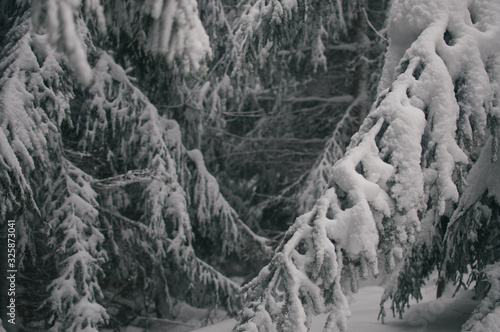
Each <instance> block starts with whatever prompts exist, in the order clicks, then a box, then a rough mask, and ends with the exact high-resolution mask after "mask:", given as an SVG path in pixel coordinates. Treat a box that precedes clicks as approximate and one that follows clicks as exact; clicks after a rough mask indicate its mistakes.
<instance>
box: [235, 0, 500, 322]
mask: <svg viewBox="0 0 500 332" xmlns="http://www.w3.org/2000/svg"><path fill="white" fill-rule="evenodd" d="M453 3H454V4H456V6H455V5H454V6H451V5H449V4H448V3H447V2H445V1H443V2H439V3H436V2H433V1H424V2H422V3H420V4H419V6H416V7H415V6H413V4H410V2H405V1H401V2H395V3H394V4H393V8H392V14H391V25H390V34H391V44H390V45H389V53H388V55H387V57H386V63H385V67H384V74H383V75H384V76H383V77H382V82H381V84H380V88H379V95H378V98H377V100H376V102H375V103H374V106H373V108H372V111H371V112H370V114H369V116H368V117H367V118H366V119H365V121H364V123H363V125H362V127H361V128H360V130H359V132H358V133H357V134H355V135H354V136H353V138H352V140H351V143H350V145H349V147H348V149H347V151H346V154H345V156H344V157H343V158H341V159H340V160H339V161H337V162H336V163H335V165H334V166H333V169H332V171H331V177H330V181H329V182H330V183H329V189H328V190H327V191H326V192H325V194H324V195H323V196H322V197H321V198H320V199H319V201H318V202H317V203H316V205H315V207H314V208H313V210H312V212H309V213H307V214H305V215H303V216H301V217H299V218H298V219H297V221H296V223H295V224H294V225H293V226H292V227H291V228H290V230H289V231H288V232H287V235H286V236H285V239H284V240H283V242H282V244H281V245H280V247H279V248H278V249H277V251H276V255H275V257H274V258H273V260H272V262H271V263H270V264H269V265H268V266H267V267H265V268H264V269H263V270H262V271H261V273H260V275H259V276H258V277H257V278H256V279H254V280H253V281H252V282H251V283H250V284H249V285H248V286H247V287H246V288H245V290H246V296H247V298H246V306H245V308H244V309H243V310H242V311H241V313H240V323H239V326H238V327H237V328H236V331H256V330H275V329H277V330H278V331H287V330H289V326H288V325H287V324H288V323H287V320H292V321H293V326H294V329H295V330H297V331H307V330H308V328H309V323H308V321H309V320H310V317H311V315H313V314H319V313H321V312H330V315H331V316H332V315H333V316H334V317H335V318H334V319H333V320H332V319H330V320H329V321H328V322H327V324H326V326H325V330H328V331H330V330H333V325H334V324H333V323H331V322H336V324H337V327H338V328H339V329H340V330H341V331H342V330H345V319H346V318H347V317H348V310H347V304H346V302H345V295H344V292H347V293H348V290H347V289H348V287H344V288H341V287H339V288H335V287H334V286H332V285H336V284H343V285H354V287H353V288H354V290H355V289H356V287H355V286H356V284H357V282H358V280H359V279H360V278H362V277H366V276H368V274H369V273H371V274H374V275H376V274H377V273H378V259H379V257H380V256H382V257H383V258H384V259H383V260H384V262H385V263H386V270H387V271H388V272H392V271H393V270H394V269H395V268H396V266H397V265H398V263H400V262H402V260H403V258H404V257H406V258H407V259H409V257H411V255H410V253H411V252H412V251H411V248H412V246H416V247H414V248H418V247H419V246H422V245H423V244H424V243H429V241H430V243H431V244H432V238H433V236H434V235H438V234H436V233H435V231H434V229H435V227H436V223H439V222H440V220H441V217H446V214H447V213H449V210H447V207H449V206H451V204H453V203H457V202H458V200H459V198H460V194H461V190H462V188H461V187H460V186H459V185H460V184H461V183H463V180H464V179H463V176H460V174H463V172H462V173H461V171H460V170H461V169H463V167H464V166H466V165H468V164H469V162H470V159H469V158H470V156H471V155H473V153H472V150H473V147H474V146H475V145H474V144H481V143H480V140H481V139H484V134H483V133H484V132H485V128H484V125H485V124H486V121H485V120H486V117H487V116H486V115H487V113H488V112H493V111H490V110H486V109H485V105H488V104H489V103H490V102H491V99H492V97H493V96H494V95H493V94H492V91H491V90H490V89H489V88H488V86H489V85H490V80H489V76H488V75H489V74H491V73H496V72H497V71H496V69H490V70H489V71H487V69H485V64H484V63H483V60H484V59H491V58H495V57H496V55H495V54H497V52H498V46H499V42H498V40H497V39H496V36H497V33H498V31H499V28H498V22H499V20H494V19H493V17H496V16H494V15H491V14H490V15H489V16H488V20H487V22H488V23H486V21H485V22H484V23H483V22H481V21H478V22H476V23H472V22H471V21H470V19H468V18H470V17H471V16H470V15H465V13H468V10H469V8H468V7H467V5H468V3H467V2H466V1H453ZM476 5H477V7H476V9H477V8H481V9H482V10H483V11H484V10H485V9H487V8H490V7H491V8H490V10H491V11H492V12H493V13H497V14H498V13H499V12H500V11H499V10H498V8H497V7H498V6H497V5H495V4H494V2H493V1H482V2H481V3H480V4H479V2H477V3H476ZM417 7H418V8H417ZM487 11H488V12H489V10H487ZM476 14H477V13H476ZM474 17H475V18H476V19H478V18H477V16H476V15H475V16H474ZM474 24H475V25H474ZM493 63H495V66H496V63H497V62H496V61H495V60H493ZM486 68H488V67H486ZM495 68H496V67H495ZM464 72H465V73H464ZM491 75H493V74H491ZM494 75H496V74H494ZM464 82H470V83H471V85H470V86H471V87H472V89H473V90H466V88H465V87H464ZM494 84H496V83H494ZM493 104H496V103H495V102H494V103H493ZM495 112H496V111H495ZM482 126H483V127H482ZM476 127H477V129H475V130H469V131H467V130H464V129H466V128H476ZM481 127H482V128H481ZM478 141H479V142H478ZM466 142H469V143H471V144H469V145H468V144H466ZM476 146H477V145H476ZM421 229H425V230H426V232H425V233H422V234H426V235H428V236H430V237H427V236H425V237H424V238H423V239H422V238H419V237H417V234H418V233H419V232H420V231H421ZM323 230H326V231H323ZM429 230H430V231H429ZM322 239H323V240H322ZM317 241H321V242H320V243H321V244H317ZM416 241H418V243H416ZM334 253H335V254H336V255H334ZM338 253H342V255H339V254H338ZM327 257H328V260H327ZM326 262H330V263H328V264H327V263H326ZM407 264H408V266H410V264H411V261H410V260H407ZM332 266H333V267H332ZM339 266H340V268H339ZM342 267H343V268H342ZM416 270H418V269H416ZM401 271H405V269H402V270H401ZM412 271H415V270H412ZM318 273H325V274H328V278H321V277H318V275H319V274H318ZM332 287H333V288H332ZM332 289H333V291H332ZM336 290H338V292H337V291H336ZM393 295H394V294H391V295H387V294H386V296H393ZM399 298H400V299H404V296H403V297H399ZM335 306H337V307H335ZM287 327H288V329H287Z"/></svg>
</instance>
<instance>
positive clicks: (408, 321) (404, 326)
mask: <svg viewBox="0 0 500 332" xmlns="http://www.w3.org/2000/svg"><path fill="white" fill-rule="evenodd" d="M382 292H383V288H382V287H379V286H368V287H364V288H361V289H360V291H359V293H358V294H356V295H355V296H354V301H353V302H352V304H351V311H352V318H351V319H350V321H349V331H350V332H367V331H368V332H459V331H460V330H461V326H462V324H463V323H464V322H465V321H466V320H467V317H468V316H469V314H470V313H471V312H472V310H473V309H474V307H476V306H477V305H478V301H476V300H473V299H472V298H473V296H474V292H473V291H472V290H469V291H465V292H461V293H459V294H457V295H456V296H455V298H452V297H451V294H453V289H452V288H451V287H450V288H449V289H448V290H447V292H446V293H445V296H443V297H442V298H441V299H438V300H435V294H436V287H435V278H431V280H429V282H428V283H427V286H426V287H425V288H424V290H423V292H422V295H423V300H422V301H421V302H420V303H418V304H417V303H416V302H415V301H413V302H412V303H413V304H412V305H411V307H410V309H408V310H407V311H406V313H405V314H404V317H403V319H402V320H400V319H399V318H397V317H396V318H393V317H392V312H391V310H390V308H389V305H386V312H387V317H386V322H385V324H382V323H381V322H380V321H377V316H378V312H379V302H380V297H381V295H382ZM325 320H326V315H322V316H318V317H316V319H314V321H313V326H312V332H321V331H322V330H323V324H324V321H325ZM235 322H236V321H235V320H234V319H230V320H226V321H223V322H220V323H218V324H215V325H211V326H207V327H204V328H201V329H197V330H194V331H193V332H230V331H231V329H232V328H233V326H234V325H235Z"/></svg>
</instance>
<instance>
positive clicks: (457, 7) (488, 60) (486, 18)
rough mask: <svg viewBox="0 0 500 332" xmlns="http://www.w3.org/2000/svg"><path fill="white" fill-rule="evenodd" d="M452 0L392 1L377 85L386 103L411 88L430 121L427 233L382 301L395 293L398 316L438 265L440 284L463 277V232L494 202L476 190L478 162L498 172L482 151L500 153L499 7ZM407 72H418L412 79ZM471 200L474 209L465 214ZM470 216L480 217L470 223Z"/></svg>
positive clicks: (411, 100)
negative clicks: (499, 126) (417, 4)
mask: <svg viewBox="0 0 500 332" xmlns="http://www.w3.org/2000/svg"><path fill="white" fill-rule="evenodd" d="M450 3H451V2H450ZM453 3H454V5H453V7H449V6H447V5H446V4H445V3H444V2H443V3H439V4H437V3H432V2H428V3H427V2H426V3H424V4H422V6H423V7H422V8H420V9H419V10H418V13H417V12H416V11H414V9H413V8H410V7H407V6H406V5H403V4H399V5H396V4H395V5H394V7H393V14H392V15H393V16H392V17H393V21H392V22H391V27H390V30H391V43H390V46H389V53H388V55H387V57H386V65H385V68H384V75H383V77H382V82H381V85H380V88H379V91H380V92H379V99H378V101H377V104H381V105H383V103H384V102H385V99H384V98H387V97H388V96H390V95H391V94H394V93H395V90H396V88H398V89H401V91H403V90H406V92H405V94H406V97H403V98H402V99H401V100H400V103H402V104H406V103H408V104H410V105H413V106H414V107H417V108H419V109H421V110H422V111H423V114H424V115H425V119H426V127H425V130H424V133H423V135H422V136H421V138H420V142H421V143H420V145H421V147H422V153H421V168H422V175H423V177H422V180H423V184H424V186H423V189H424V196H423V202H425V203H426V204H425V205H422V208H421V209H420V210H419V212H418V213H419V219H420V220H421V223H422V232H421V234H419V236H418V238H417V241H416V243H415V244H414V245H413V249H412V251H411V252H409V253H408V255H407V257H405V261H404V262H403V265H402V266H401V269H400V270H399V272H398V274H397V275H396V277H395V278H393V280H394V283H393V284H391V285H390V286H389V287H388V289H387V290H386V293H385V295H384V297H383V299H382V303H383V302H384V301H386V300H387V299H388V298H392V300H393V304H392V306H393V308H394V307H395V308H396V310H397V311H398V312H399V313H400V314H401V313H402V312H403V311H404V309H405V304H406V303H408V299H409V296H413V297H416V298H417V299H418V298H419V297H420V287H419V285H421V284H423V282H424V281H423V280H424V278H426V277H427V276H428V275H429V274H430V273H431V272H432V270H433V268H434V267H436V266H438V267H440V268H442V270H441V278H442V280H441V282H445V280H446V279H454V280H455V279H456V280H459V279H460V280H461V278H462V274H463V273H465V272H466V270H467V264H470V263H472V261H473V260H470V259H469V258H471V257H470V254H471V253H469V252H455V250H458V248H462V247H463V246H462V244H460V243H461V242H462V241H467V242H470V243H474V242H475V240H473V239H469V240H466V239H463V238H462V239H460V237H461V236H465V237H466V238H468V237H469V236H468V235H465V234H476V232H477V231H478V229H480V228H481V227H482V226H480V225H479V224H477V223H476V222H477V220H482V219H481V218H480V217H479V215H481V214H482V212H480V213H479V214H477V213H476V212H477V211H483V210H484V209H486V206H487V205H489V206H491V203H482V204H480V203H479V202H478V201H479V197H480V195H482V194H483V193H484V190H482V191H481V190H479V191H476V190H477V188H478V184H479V183H483V181H482V180H481V181H478V180H477V179H478V178H477V175H474V174H478V173H476V172H477V171H475V169H479V168H482V170H483V173H481V176H483V175H484V172H485V169H488V171H487V172H494V170H495V166H494V165H493V164H490V165H487V164H488V163H485V162H483V161H482V160H483V159H482V158H484V157H479V155H480V153H482V154H484V153H487V154H488V153H489V156H490V157H491V159H494V158H495V157H494V156H495V155H496V152H495V147H494V146H495V144H496V141H497V138H496V125H495V124H496V123H497V121H498V120H496V119H497V117H498V106H496V105H497V103H498V102H497V101H496V99H497V98H498V92H497V91H498V78H499V76H498V72H499V70H498V55H497V54H498V50H499V49H500V43H499V42H498V41H497V39H496V37H494V36H495V35H496V34H498V32H499V31H500V26H499V25H498V22H499V15H500V8H499V6H498V4H497V3H495V2H494V1H487V0H485V1H477V2H474V3H472V4H469V3H468V2H466V1H454V2H453ZM422 10H423V11H422ZM422 13H425V15H422ZM417 17H418V19H417ZM408 22H413V23H412V24H408ZM403 26H404V27H405V28H404V29H400V28H401V27H403ZM408 74H411V76H412V77H409V80H406V79H405V78H404V77H405V76H406V75H408ZM391 81H393V83H390V82H391ZM389 86H390V87H389ZM493 105H495V106H493ZM380 107H382V106H380ZM488 128H489V129H490V131H492V133H493V135H492V138H490V143H487V144H484V142H485V141H487V140H488ZM481 151H483V152H481ZM485 151H489V152H485ZM478 158H479V159H478ZM480 165H481V166H480ZM471 166H473V167H472V170H471V171H470V172H471V173H470V175H469V176H467V172H468V171H469V169H470V167H471ZM471 192H472V193H474V194H472V197H474V198H473V199H472V200H471V194H470V193H471ZM459 199H460V201H459ZM476 202H478V203H477V204H478V205H476V206H475V204H476ZM456 203H459V206H458V209H455V207H454V206H456V205H455V204H456ZM483 204H485V205H483ZM465 205H467V206H468V207H469V208H470V209H469V208H468V209H469V210H468V211H470V213H469V212H467V213H466V215H468V217H466V218H462V217H461V214H462V213H464V207H465ZM488 209H489V208H488ZM473 211H476V212H473ZM471 216H473V217H472V218H471ZM457 219H460V221H458V220H457ZM471 219H473V220H476V221H475V222H474V223H469V221H468V220H471ZM448 221H449V222H448ZM443 240H444V241H445V244H446V245H447V246H448V249H447V250H448V251H447V254H446V255H443V254H439V251H440V250H442V249H441V248H442V245H443ZM466 251H467V250H466ZM423 256H425V258H422V257H423ZM440 260H444V261H445V262H444V263H443V262H440ZM450 262H453V263H450ZM490 263H493V262H490ZM474 264H475V263H474ZM485 264H487V263H485ZM483 267H484V265H483ZM438 296H439V292H438Z"/></svg>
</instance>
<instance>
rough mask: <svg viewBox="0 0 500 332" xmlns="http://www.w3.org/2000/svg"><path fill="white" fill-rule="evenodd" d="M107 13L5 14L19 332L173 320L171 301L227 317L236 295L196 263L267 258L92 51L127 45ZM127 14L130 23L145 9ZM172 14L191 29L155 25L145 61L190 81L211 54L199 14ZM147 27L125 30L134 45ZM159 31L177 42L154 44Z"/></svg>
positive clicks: (134, 90) (5, 135)
mask: <svg viewBox="0 0 500 332" xmlns="http://www.w3.org/2000/svg"><path fill="white" fill-rule="evenodd" d="M169 3H170V4H171V2H169ZM114 4H115V5H116V6H118V7H119V6H120V5H123V6H126V3H125V2H123V3H122V2H120V3H116V2H115V3H114ZM107 5H108V4H107V3H105V4H104V6H103V7H101V6H100V5H99V4H98V3H97V2H91V1H90V2H89V1H87V2H85V3H84V4H83V5H81V4H80V3H76V2H65V1H57V2H56V1H47V2H41V3H33V4H32V5H31V4H23V3H19V4H18V6H17V7H16V8H15V10H12V11H11V12H9V13H10V14H11V15H12V16H11V17H10V18H9V22H11V23H9V24H10V25H11V28H10V29H9V31H8V33H7V34H6V37H5V39H4V40H3V42H2V53H1V59H2V61H1V73H2V76H1V81H0V103H1V108H0V112H1V116H0V125H1V128H2V130H1V131H0V139H1V140H2V144H1V154H0V156H1V159H0V160H1V163H2V167H1V182H0V184H1V187H2V188H1V189H2V190H1V193H2V194H1V195H2V196H1V200H2V204H0V206H1V211H0V212H1V215H2V220H6V219H7V218H8V219H12V218H16V219H17V225H18V240H17V243H18V247H19V248H18V249H19V250H18V257H22V260H21V261H20V262H19V264H20V265H19V271H20V273H21V274H20V277H19V282H20V283H21V284H22V286H23V287H22V288H21V289H22V291H21V293H20V294H19V299H20V303H21V304H20V306H19V310H20V312H24V313H26V312H32V313H33V314H30V315H21V316H22V318H23V321H22V322H19V324H20V325H22V326H24V327H26V328H30V327H32V326H40V324H42V325H43V326H44V327H45V328H47V329H51V330H53V331H83V330H85V331H97V329H98V327H99V326H102V325H103V324H106V323H109V324H111V325H114V326H119V325H121V324H124V323H126V321H123V320H120V319H123V318H120V317H121V315H123V313H125V317H127V316H128V318H126V319H127V320H130V317H132V319H133V318H134V317H135V316H138V315H139V316H140V315H142V316H148V315H150V312H149V311H148V308H150V307H154V308H155V309H156V313H157V315H158V317H168V316H169V315H170V314H171V298H175V299H179V300H183V301H186V302H188V303H190V304H192V305H197V306H203V307H213V306H218V305H222V306H224V307H225V308H226V309H227V310H228V311H229V312H234V311H235V310H237V309H238V308H239V306H240V302H239V301H240V300H239V287H238V286H237V285H236V284H235V283H234V282H232V281H231V280H229V279H228V278H227V277H225V276H224V275H223V274H221V273H220V272H218V271H217V270H216V269H215V268H214V267H213V266H212V265H210V264H209V263H207V262H205V261H203V260H202V259H201V258H200V257H203V258H206V259H208V260H209V261H210V262H212V261H213V262H214V263H220V260H221V259H222V258H223V257H229V256H230V255H234V257H238V258H240V259H243V258H245V257H247V256H248V255H252V258H254V259H259V257H260V259H265V257H266V256H267V255H268V254H269V248H268V247H267V240H266V239H265V238H262V237H259V236H257V235H255V234H254V233H253V232H252V231H251V230H250V229H249V228H248V226H246V225H245V224H244V223H243V222H242V221H241V220H240V219H239V217H238V215H237V214H236V213H235V211H234V210H233V209H232V208H231V207H230V206H229V204H228V203H227V201H226V200H225V199H224V197H223V196H222V195H221V193H220V191H219V188H218V185H217V182H216V180H215V179H214V178H213V176H212V175H210V174H209V173H208V171H207V170H206V168H205V166H204V162H203V158H202V156H201V153H200V152H199V151H196V150H191V151H188V150H186V148H185V147H184V146H183V144H182V141H181V134H180V128H179V126H178V125H177V123H176V122H175V121H173V120H170V119H168V118H166V117H165V116H162V115H160V114H159V113H158V110H157V109H156V107H155V106H154V105H153V104H151V102H150V101H149V99H148V98H147V97H146V96H145V95H144V94H143V93H142V91H141V90H140V89H139V88H138V87H136V86H135V85H134V83H133V80H134V79H133V78H131V77H129V76H128V74H127V71H126V70H124V69H123V67H122V66H121V65H119V64H118V63H116V62H115V60H114V59H113V52H111V51H106V50H105V49H104V48H101V47H100V46H98V45H101V44H102V43H103V42H102V37H103V36H105V33H108V34H110V35H112V36H114V38H116V40H118V39H119V38H121V37H123V35H120V33H121V31H117V30H115V29H114V28H113V26H112V25H111V24H110V23H111V22H114V23H117V22H118V23H120V22H121V23H122V24H124V26H125V22H126V20H124V21H109V20H107V15H109V17H114V16H113V15H118V16H119V15H121V14H125V13H124V12H120V10H119V8H114V7H111V8H110V7H107ZM157 5H158V4H157ZM160 5H161V4H160ZM165 6H167V4H165ZM126 7H127V8H128V9H129V10H131V12H128V14H130V15H132V16H133V10H139V9H141V10H142V8H143V7H134V6H132V7H131V6H126ZM178 7H179V8H178V10H177V12H176V13H177V14H179V15H178V16H176V20H181V21H182V20H183V19H184V20H187V21H182V22H180V21H179V22H176V23H175V22H172V20H171V17H163V16H161V15H160V16H159V17H156V16H155V17H152V18H151V19H152V21H151V22H149V21H148V22H149V23H147V24H146V28H148V27H149V24H152V28H151V29H152V30H147V29H146V30H147V31H148V32H147V33H146V35H148V36H151V38H152V39H153V41H151V42H148V43H145V44H144V45H145V46H144V47H145V48H144V49H143V50H142V51H141V52H145V53H147V52H151V53H152V54H154V53H158V52H159V53H162V54H165V55H166V60H167V61H168V62H169V63H171V65H172V66H178V68H180V69H181V71H183V72H184V73H187V71H192V72H196V71H199V70H201V68H202V67H203V62H204V59H205V58H206V56H207V55H208V54H209V51H210V49H209V48H208V45H207V44H206V43H204V42H203V41H204V40H205V39H206V35H204V30H203V29H202V28H201V23H200V21H199V18H198V16H197V15H196V14H197V11H196V3H194V4H193V3H192V2H180V3H179V4H178ZM120 8H122V7H120ZM111 9H115V10H116V11H115V12H113V13H109V12H108V10H111ZM148 13H149V14H151V13H150V12H141V11H139V12H138V15H139V16H141V15H146V14H148ZM155 13H157V12H156V11H155ZM164 13H166V14H165V15H167V14H169V13H170V11H164ZM181 14H182V15H181ZM153 16H154V15H153ZM141 17H142V16H141ZM144 20H145V19H144V18H142V19H141V20H139V21H133V22H132V23H134V24H135V25H134V24H132V25H129V27H131V29H137V31H139V30H140V28H141V26H140V24H144ZM146 21H147V20H146ZM104 22H107V23H106V24H107V25H104ZM188 22H189V23H188ZM96 23H98V24H96ZM167 23H168V24H170V28H168V27H167V26H165V25H168V24H167ZM174 23H175V24H174ZM183 24H184V25H183ZM186 24H187V25H186ZM138 25H139V26H138ZM155 26H156V28H155ZM158 26H160V27H162V28H165V29H166V30H168V29H171V30H172V26H173V27H175V28H174V29H173V31H170V30H168V31H167V32H168V33H170V35H166V34H165V33H163V34H162V35H161V36H160V35H159V34H158V33H157V32H155V31H156V30H158V29H157V28H158ZM32 27H33V28H34V29H32ZM96 27H99V28H100V29H95V28H96ZM122 28H123V27H122ZM143 28H144V27H143ZM155 29H156V30H155ZM164 32H165V31H164ZM197 34H198V35H197ZM200 34H202V36H201V37H200V36H199V35H200ZM204 36H205V37H204ZM167 37H168V38H170V39H169V40H170V42H171V43H170V44H169V42H168V41H167V42H166V45H167V46H165V45H163V44H165V40H164V38H167ZM168 38H167V39H168ZM184 38H187V39H184ZM206 40H208V39H206ZM194 41H196V43H194ZM156 42H157V43H158V44H159V45H160V44H161V45H160V46H162V45H163V46H162V47H160V46H158V47H156V46H155V45H156V44H155V43H156ZM52 45H56V46H57V49H58V50H59V51H62V52H57V50H55V49H54V48H53V47H52ZM148 45H149V46H151V45H152V46H151V48H146V46H148ZM149 46H148V47H149ZM177 60H179V63H174V62H175V61H177ZM75 77H76V78H78V79H79V81H77V80H75ZM195 233H196V237H195V236H194V234H195ZM206 242H208V243H210V246H207V245H205V246H203V243H206ZM200 255H201V256H200ZM214 257H217V259H218V260H215V258H214ZM231 257H233V256H231ZM233 259H234V258H233ZM33 280H36V281H35V282H32V281H33ZM117 282H118V283H120V284H122V285H123V286H122V287H118V289H117V287H116V283H117ZM174 286H175V287H174ZM35 289H36V290H37V291H35ZM33 293H36V296H32V295H31V294H33ZM153 304H154V305H153ZM40 322H42V323H40Z"/></svg>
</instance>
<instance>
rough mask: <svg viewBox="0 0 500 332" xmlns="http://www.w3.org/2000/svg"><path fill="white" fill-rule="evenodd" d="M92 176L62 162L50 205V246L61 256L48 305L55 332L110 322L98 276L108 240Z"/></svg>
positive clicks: (88, 328)
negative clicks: (101, 224)
mask: <svg viewBox="0 0 500 332" xmlns="http://www.w3.org/2000/svg"><path fill="white" fill-rule="evenodd" d="M91 181H92V179H91V177H90V176H88V175H87V174H85V173H83V172H82V171H81V170H79V169H78V168H76V167H75V166H73V165H72V164H71V163H70V162H68V161H67V160H66V159H63V160H62V163H61V168H60V172H59V176H58V178H57V179H56V181H55V183H54V185H53V187H52V188H51V189H52V195H49V197H48V199H47V204H45V205H44V211H43V212H44V215H46V216H47V217H49V216H50V217H51V219H50V220H49V224H50V225H51V226H52V232H53V234H52V236H51V239H50V241H49V246H50V247H52V248H53V249H54V250H55V251H56V257H57V258H58V259H57V260H58V261H59V263H58V266H57V268H58V278H56V279H55V280H53V281H52V282H51V283H50V285H49V286H48V290H49V292H50V297H49V298H48V299H47V300H46V302H45V305H47V306H49V307H50V308H51V310H52V313H53V314H52V317H51V319H50V320H49V324H53V325H52V327H51V331H98V329H97V327H98V326H99V325H100V324H102V323H104V322H106V321H107V319H108V318H109V317H108V315H107V313H106V310H105V309H104V307H103V306H102V305H100V304H99V303H98V302H97V299H98V298H99V297H102V293H101V288H100V286H99V284H98V280H97V279H98V277H99V276H100V275H102V269H101V265H102V264H103V262H104V261H105V259H106V258H107V255H106V252H105V251H104V250H103V249H102V242H103V241H104V236H103V235H102V234H101V233H100V232H99V230H98V229H97V227H98V215H99V212H98V210H97V209H96V207H97V205H98V204H97V201H96V197H97V193H96V192H95V191H94V190H93V189H92V187H91Z"/></svg>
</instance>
